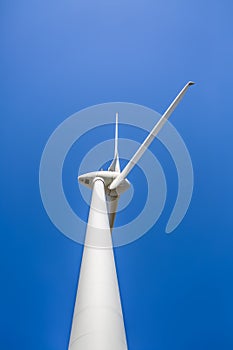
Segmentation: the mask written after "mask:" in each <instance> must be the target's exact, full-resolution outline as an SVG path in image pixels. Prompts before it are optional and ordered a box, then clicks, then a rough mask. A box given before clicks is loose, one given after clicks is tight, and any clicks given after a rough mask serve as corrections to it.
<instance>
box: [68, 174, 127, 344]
mask: <svg viewBox="0 0 233 350" xmlns="http://www.w3.org/2000/svg"><path fill="white" fill-rule="evenodd" d="M110 349H111V350H127V344H126V336H125V328H124V321H123V315H122V309H121V301H120V294H119V288H118V281H117V274H116V268H115V261H114V255H113V249H112V238H111V230H110V225H109V218H108V211H107V205H106V196H105V185H104V181H103V179H101V178H96V179H95V180H94V183H93V194H92V201H91V208H90V213H89V218H88V225H87V232H86V241H85V246H84V251H83V258H82V265H81V271H80V278H79V285H78V292H77V298H76V303H75V310H74V315H73V323H72V330H71V336H70V343H69V350H110Z"/></svg>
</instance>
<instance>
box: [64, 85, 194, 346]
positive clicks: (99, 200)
mask: <svg viewBox="0 0 233 350" xmlns="http://www.w3.org/2000/svg"><path fill="white" fill-rule="evenodd" d="M193 84H194V83H193V82H189V83H187V84H186V85H185V87H184V88H183V89H182V90H181V92H180V93H179V95H178V96H177V97H176V98H175V100H174V101H173V102H172V104H171V105H170V106H169V108H168V109H167V110H166V112H165V113H164V114H163V116H162V117H161V119H160V120H159V121H158V123H157V124H156V125H155V127H154V128H153V129H152V131H151V133H150V134H149V135H148V137H147V138H146V139H145V141H144V142H143V144H142V145H141V146H140V147H139V149H138V150H137V152H136V153H135V154H134V156H133V157H132V159H131V160H130V161H129V163H128V164H127V165H126V167H125V168H124V169H123V171H122V172H120V164H119V156H118V114H116V131H115V154H114V159H113V161H112V164H111V165H110V167H109V169H108V171H97V172H92V173H88V174H85V175H81V176H79V178H78V180H79V181H80V182H81V183H82V184H83V185H85V186H87V187H89V188H90V189H92V200H91V206H90V213H89V218H88V224H87V231H86V239H85V246H84V251H83V258H82V265H81V271H80V277H79V284H78V291H77V297H76V303H75V309H74V314H73V322H72V329H71V335H70V342H69V350H127V342H126V335H125V327H124V321H123V314H122V309H121V300H120V294H119V287H118V281H117V274H116V268H115V261H114V255H113V248H112V237H111V231H112V228H113V225H114V219H115V214H116V211H117V204H118V200H119V197H120V194H121V193H123V192H124V191H126V190H127V189H128V188H129V186H130V183H129V182H128V180H127V179H126V177H127V175H128V174H129V172H130V171H131V170H132V168H133V167H134V165H135V164H136V163H137V162H138V160H139V159H140V158H141V156H142V155H143V153H144V152H145V150H146V149H147V148H148V147H149V145H150V144H151V142H152V141H153V140H154V138H155V137H156V135H157V134H158V132H159V131H160V129H161V128H162V126H163V125H164V123H165V122H166V120H167V119H168V118H169V116H170V115H171V113H172V112H173V111H174V109H175V108H176V106H177V105H178V103H179V102H180V101H181V99H182V98H183V96H184V94H185V93H186V91H187V89H188V87H189V86H190V85H193Z"/></svg>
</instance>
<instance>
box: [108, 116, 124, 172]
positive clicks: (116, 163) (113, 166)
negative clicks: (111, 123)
mask: <svg viewBox="0 0 233 350" xmlns="http://www.w3.org/2000/svg"><path fill="white" fill-rule="evenodd" d="M108 170H109V171H117V172H118V173H120V171H121V169H120V162H119V154H118V113H116V127H115V150H114V158H113V161H112V163H111V165H110V167H109V168H108Z"/></svg>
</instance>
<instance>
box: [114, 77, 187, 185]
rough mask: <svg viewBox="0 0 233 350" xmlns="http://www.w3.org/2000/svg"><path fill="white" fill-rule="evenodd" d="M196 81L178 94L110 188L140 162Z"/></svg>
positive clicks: (118, 182) (117, 183)
mask: <svg viewBox="0 0 233 350" xmlns="http://www.w3.org/2000/svg"><path fill="white" fill-rule="evenodd" d="M193 84H194V83H193V82H192V81H189V82H188V83H187V84H186V85H185V87H184V88H183V89H182V90H181V92H180V93H179V94H178V95H177V97H176V98H175V99H174V101H173V102H172V103H171V105H170V106H169V107H168V109H167V110H166V112H165V113H164V114H163V116H162V117H161V118H160V120H159V121H158V123H157V124H156V125H155V126H154V128H153V129H152V131H151V132H150V134H149V135H148V136H147V138H146V139H145V141H144V142H143V143H142V145H141V146H140V147H139V149H138V150H137V152H136V153H135V154H134V156H133V157H132V158H131V160H130V161H129V163H128V164H127V165H126V167H125V168H124V169H123V170H122V172H121V173H120V174H119V175H118V176H117V177H116V178H115V180H113V182H112V183H111V184H110V186H109V189H110V190H113V189H115V188H116V187H117V186H119V184H120V183H121V182H122V180H124V179H125V178H126V176H127V175H128V174H129V172H130V171H131V170H132V168H133V167H134V166H135V164H136V163H137V162H138V160H139V159H140V158H141V156H142V155H143V153H144V152H145V151H146V149H147V148H148V147H149V146H150V144H151V142H152V141H153V140H154V138H155V137H156V135H157V134H158V132H159V131H160V130H161V128H162V127H163V125H164V124H165V123H166V121H167V120H168V118H169V117H170V115H171V114H172V112H173V111H174V110H175V108H176V107H177V105H178V104H179V102H180V101H181V100H182V98H183V97H184V95H185V93H186V91H187V90H188V88H189V86H191V85H193Z"/></svg>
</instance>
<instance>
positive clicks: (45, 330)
mask: <svg viewBox="0 0 233 350" xmlns="http://www.w3.org/2000/svg"><path fill="white" fill-rule="evenodd" d="M0 8H1V15H0V16H1V34H0V37H1V42H0V45H1V56H0V73H1V102H0V104H1V130H2V133H1V151H2V158H1V255H0V256H1V299H0V300H1V304H2V305H1V335H0V348H1V349H4V350H8V349H10V350H11V349H15V348H16V347H17V349H24V350H27V349H30V350H31V349H33V350H41V349H43V350H53V349H54V350H55V349H56V350H62V349H66V347H67V343H68V337H69V330H70V325H71V318H72V310H73V303H74V298H75V291H76V286H77V279H78V273H79V267H80V262H81V254H82V247H81V246H80V245H78V244H76V243H74V242H72V241H70V240H68V239H67V238H66V237H65V236H63V235H62V234H61V233H60V232H59V231H58V230H57V229H56V228H55V227H54V226H53V224H52V223H51V222H50V220H49V218H48V216H47V214H46V212H45V210H44V208H43V205H42V202H41V199H40V192H39V184H38V172H39V164H40V158H41V154H42V151H43V148H44V146H45V143H46V141H47V139H48V138H49V136H50V134H51V133H52V132H53V130H54V129H55V128H56V127H57V126H58V125H59V124H60V123H61V122H62V121H64V120H65V119H66V118H67V117H68V116H70V115H71V114H73V113H75V112H77V111H79V110H81V109H82V108H85V107H88V106H91V105H94V104H99V103H103V102H111V101H123V102H133V103H138V104H141V105H145V106H147V107H149V108H152V109H155V110H156V111H158V112H163V111H164V109H165V108H166V107H167V106H168V104H169V103H170V101H171V100H172V99H173V97H174V96H175V95H176V93H177V92H178V91H179V89H180V88H182V87H183V85H184V83H186V81H188V80H194V81H195V82H196V83H197V84H196V85H195V86H194V87H193V88H192V91H191V90H190V92H189V93H188V95H187V96H186V97H185V99H184V100H183V101H182V104H181V105H180V106H179V107H178V109H177V111H176V112H175V113H174V116H173V117H172V120H171V121H172V123H173V125H174V126H175V127H176V128H177V130H178V131H179V132H180V134H181V135H182V137H183V139H184V140H185V142H186V145H187V147H188V149H189V152H190V154H191V157H192V161H193V167H194V175H195V188H194V193H193V199H192V203H191V206H190V208H189V211H188V213H187V215H186V217H185V218H184V220H183V222H182V223H181V225H180V226H179V227H178V228H177V229H176V231H175V232H174V233H173V234H172V235H170V236H169V235H165V234H164V227H165V226H166V222H167V219H168V217H169V213H170V211H171V208H172V204H173V201H174V198H175V189H174V188H175V186H176V181H175V180H174V179H173V178H172V176H171V175H172V172H171V174H170V173H169V174H168V175H167V176H168V178H169V179H170V187H169V189H170V192H169V193H170V195H169V196H168V198H167V202H166V206H165V210H164V212H163V214H162V216H161V218H160V219H159V221H158V222H157V224H156V226H155V227H154V228H153V229H151V230H150V231H149V232H148V233H147V235H145V236H144V237H143V238H141V239H140V240H138V241H136V242H134V243H133V244H130V245H127V246H124V247H122V248H118V249H116V252H115V255H116V264H117V269H118V271H119V283H120V288H121V294H122V303H123V309H124V314H125V323H126V330H127V337H128V344H129V349H133V350H139V349H140V350H141V349H147V350H154V349H161V350H167V349H171V348H172V349H177V350H178V349H179V350H185V349H190V350H192V349H195V350H196V349H200V350H201V349H209V348H211V349H219V348H221V349H224V350H228V349H232V348H233V333H232V325H233V300H232V295H233V253H232V251H233V238H232V234H233V222H232V194H233V193H232V190H233V189H232V187H233V186H232V177H233V166H232V146H233V145H232V126H233V122H232V116H231V113H232V107H231V102H232V87H231V85H232V78H233V74H232V61H233V55H232V53H233V46H232V29H233V28H232V24H231V22H232V10H233V5H232V2H231V1H227V0H224V1H221V2H220V1H200V0H197V1H188V2H187V1H184V0H183V1H181V0H177V1H171V0H167V1H147V0H146V1H138V2H135V1H121V0H120V1H117V2H115V1H112V2H110V1H98V2H94V1H93V2H91V1H89V2H88V1H74V0H68V1H64V0H62V1H61V0H60V1H59V0H56V1H55V0H51V1H44V0H42V1H37V0H35V1H28V0H27V1H25V0H22V1H20V2H18V1H2V2H1V5H0ZM123 132H126V131H124V130H123V129H122V133H123ZM98 135H99V134H98ZM133 135H134V138H135V140H138V141H140V140H141V139H143V137H144V135H141V134H140V132H135V133H134V134H133ZM103 136H104V132H103ZM124 136H125V135H124ZM156 145H157V146H156ZM151 150H152V151H153V152H154V153H156V152H158V153H159V155H158V158H159V159H160V161H161V163H163V162H164V164H165V163H166V162H165V161H164V158H163V157H165V154H164V152H163V150H162V148H161V145H158V143H154V144H153V145H152V146H151ZM167 170H169V166H168V168H167ZM165 172H166V166H165ZM174 174H175V172H174ZM68 175H69V170H67V176H68ZM70 175H71V176H73V173H72V167H70ZM134 179H135V176H133V174H132V178H131V181H132V182H133V180H134ZM173 185H174V186H173ZM67 186H68V185H67ZM70 186H71V187H70V188H72V187H73V186H74V184H73V183H72V184H71V185H70ZM135 186H136V184H135ZM67 191H68V192H69V188H67ZM71 200H72V199H71ZM132 210H133V208H132ZM152 215H153V209H152ZM126 234H127V233H126Z"/></svg>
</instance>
